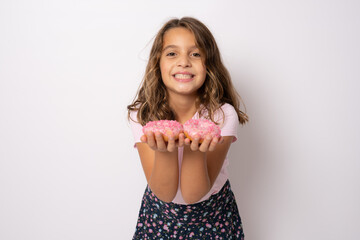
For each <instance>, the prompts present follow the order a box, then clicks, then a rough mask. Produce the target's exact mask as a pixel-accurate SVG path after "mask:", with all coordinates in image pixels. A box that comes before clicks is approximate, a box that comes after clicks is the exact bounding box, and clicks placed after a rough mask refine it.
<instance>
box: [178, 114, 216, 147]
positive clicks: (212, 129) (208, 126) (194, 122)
mask: <svg viewBox="0 0 360 240" xmlns="http://www.w3.org/2000/svg"><path fill="white" fill-rule="evenodd" d="M183 126H184V133H185V135H186V137H187V138H190V140H191V141H192V140H193V139H194V137H195V135H198V136H199V137H200V141H199V142H201V143H202V142H203V141H204V139H205V137H206V136H207V135H209V134H210V135H211V137H220V136H221V135H220V134H221V130H220V128H219V126H217V125H216V124H215V123H213V122H212V121H209V120H207V119H190V120H188V121H187V122H185V123H184V125H183Z"/></svg>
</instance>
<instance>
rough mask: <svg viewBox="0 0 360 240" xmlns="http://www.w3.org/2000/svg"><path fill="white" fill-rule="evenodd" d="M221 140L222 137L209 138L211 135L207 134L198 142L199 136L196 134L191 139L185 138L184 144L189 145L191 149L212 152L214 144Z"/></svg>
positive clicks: (221, 141) (222, 139)
mask: <svg viewBox="0 0 360 240" xmlns="http://www.w3.org/2000/svg"><path fill="white" fill-rule="evenodd" d="M223 141H224V138H223V137H213V138H211V136H210V135H208V136H206V137H205V139H204V141H203V142H202V143H200V137H199V136H197V135H196V136H195V137H194V139H193V140H192V141H191V140H190V139H189V138H186V139H185V141H184V143H185V145H188V146H190V149H191V150H192V151H200V152H207V151H209V152H212V151H214V150H215V148H216V146H217V145H218V144H221V143H223Z"/></svg>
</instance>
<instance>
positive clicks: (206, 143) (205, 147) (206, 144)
mask: <svg viewBox="0 0 360 240" xmlns="http://www.w3.org/2000/svg"><path fill="white" fill-rule="evenodd" d="M210 142H211V136H209V135H208V136H206V138H205V139H204V141H203V142H202V143H201V145H200V147H199V151H200V152H207V150H208V148H209V145H210Z"/></svg>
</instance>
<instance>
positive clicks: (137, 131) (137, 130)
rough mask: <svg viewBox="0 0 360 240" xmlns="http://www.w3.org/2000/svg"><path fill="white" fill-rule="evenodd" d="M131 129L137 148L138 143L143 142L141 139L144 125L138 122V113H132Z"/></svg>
mask: <svg viewBox="0 0 360 240" xmlns="http://www.w3.org/2000/svg"><path fill="white" fill-rule="evenodd" d="M129 122H130V128H131V131H132V133H133V137H134V147H136V143H138V142H141V140H140V138H141V136H142V135H144V134H143V131H142V128H143V127H142V125H141V124H140V123H139V122H137V111H131V112H130V120H129Z"/></svg>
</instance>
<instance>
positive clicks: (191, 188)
mask: <svg viewBox="0 0 360 240" xmlns="http://www.w3.org/2000/svg"><path fill="white" fill-rule="evenodd" d="M180 182H181V184H180V186H181V193H182V195H183V198H184V200H185V202H186V203H188V204H191V203H195V202H197V201H199V200H200V199H201V198H202V197H203V196H205V195H206V194H207V193H208V192H209V191H210V188H211V182H210V178H209V174H208V170H207V161H206V153H203V152H200V151H191V150H190V147H189V146H185V147H184V157H183V160H182V165H181V173H180Z"/></svg>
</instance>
